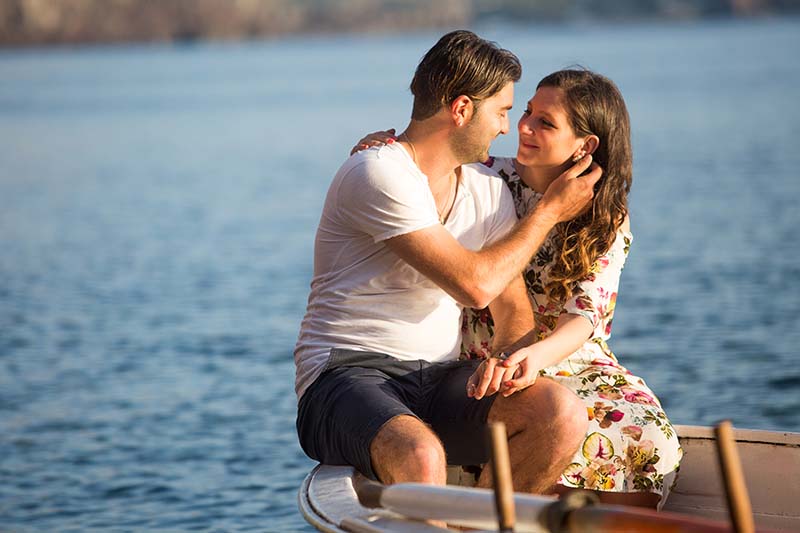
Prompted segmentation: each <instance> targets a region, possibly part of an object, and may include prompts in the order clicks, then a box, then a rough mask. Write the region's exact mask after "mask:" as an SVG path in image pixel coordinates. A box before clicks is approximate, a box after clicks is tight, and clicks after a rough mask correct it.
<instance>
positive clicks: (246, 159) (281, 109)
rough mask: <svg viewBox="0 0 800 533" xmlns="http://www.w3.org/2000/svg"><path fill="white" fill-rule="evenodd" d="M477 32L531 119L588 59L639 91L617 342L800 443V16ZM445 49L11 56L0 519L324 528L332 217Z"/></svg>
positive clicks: (4, 196)
mask: <svg viewBox="0 0 800 533" xmlns="http://www.w3.org/2000/svg"><path fill="white" fill-rule="evenodd" d="M483 33H484V34H485V35H488V36H489V37H491V38H494V39H496V40H498V41H500V42H501V43H502V44H503V45H505V46H507V47H509V48H511V49H513V50H514V51H516V52H517V53H518V54H519V55H520V57H521V58H522V61H523V64H524V65H525V67H526V73H525V76H524V79H523V81H522V82H521V83H520V84H519V86H518V91H517V98H516V107H517V108H518V109H519V108H520V107H523V106H524V102H525V100H526V99H527V98H528V97H529V96H530V94H531V93H532V89H533V87H534V86H535V84H536V81H537V80H538V79H539V78H540V77H541V76H542V75H544V74H546V73H548V72H550V71H552V70H554V69H557V68H560V67H563V66H567V65H570V64H573V63H580V64H583V65H585V66H588V67H592V68H594V69H597V70H599V71H601V72H604V73H606V74H608V75H609V76H611V77H612V78H614V79H615V80H617V82H618V83H619V85H620V87H621V89H622V91H623V93H624V94H625V96H626V98H627V101H628V103H629V106H630V111H631V115H632V119H633V134H634V149H635V156H636V161H635V170H636V172H635V180H634V189H633V194H632V199H631V201H632V212H633V229H634V233H635V242H634V247H633V250H632V252H631V255H630V259H629V263H628V265H627V267H626V269H625V272H624V275H623V280H622V286H621V295H620V299H619V303H618V307H617V318H616V321H615V332H614V339H612V340H613V348H614V349H615V351H616V352H617V353H618V355H619V356H620V358H621V359H622V360H623V361H624V362H625V363H626V364H627V365H628V366H629V367H630V368H631V369H633V370H634V371H636V372H638V373H640V374H642V375H643V376H644V377H645V378H646V379H647V380H648V382H649V384H650V385H651V386H652V387H653V389H654V390H656V391H657V392H658V393H659V395H660V396H661V398H662V400H663V402H664V404H665V405H666V408H667V411H668V412H669V413H670V415H671V417H672V419H673V420H674V421H675V422H677V423H683V424H710V423H713V422H715V421H717V420H719V419H722V418H731V419H732V420H733V421H734V423H735V424H736V425H738V426H742V427H754V428H768V429H786V430H794V431H800V368H799V367H798V366H797V364H796V360H797V357H796V356H797V343H798V333H800V292H799V291H798V287H797V282H798V279H799V278H800V237H799V236H798V235H800V233H798V223H800V209H798V205H797V204H798V202H800V180H798V177H797V169H798V168H800V151H798V150H797V147H796V141H797V139H798V138H800V106H798V105H797V95H798V94H800V59H799V57H800V56H798V55H797V53H796V51H797V50H800V21H798V20H797V19H794V20H756V21H750V22H712V23H702V24H695V23H686V24H679V25H649V26H603V27H590V26H582V25H577V26H568V27H559V28H539V27H505V26H493V27H489V28H484V30H483ZM436 37H437V35H436V34H433V33H420V34H411V35H404V36H399V37H358V38H356V37H347V38H344V37H341V38H332V37H325V38H296V39H290V40H286V41H276V42H266V43H247V44H200V45H193V46H186V47H180V46H178V47H172V46H164V45H157V46H122V47H104V48H79V49H60V50H26V51H22V50H19V51H4V52H0V250H2V252H0V530H13V531H55V530H58V531H77V530H81V531H92V530H103V531H105V530H129V531H137V530H171V531H175V530H201V531H247V530H255V531H280V532H283V531H295V530H305V531H307V530H308V527H307V526H306V525H305V523H304V522H303V520H302V518H301V517H300V515H299V513H298V512H297V508H296V503H295V497H296V496H295V495H296V490H297V487H298V485H299V483H300V481H301V479H302V478H303V476H304V475H305V473H306V472H307V471H308V469H309V468H310V467H311V466H312V464H313V463H312V462H311V461H310V460H308V459H307V458H305V457H304V455H303V454H302V452H301V450H300V449H299V447H298V445H297V443H296V437H295V434H294V426H293V423H294V416H295V400H294V394H293V387H292V385H293V377H294V368H293V362H292V356H291V352H292V348H293V344H294V340H295V338H296V335H297V329H298V326H299V322H300V319H301V317H302V314H303V312H304V309H305V300H306V296H307V290H308V281H309V279H310V268H311V251H312V240H313V232H314V229H315V226H316V222H317V218H318V216H319V210H320V205H321V202H322V199H323V195H324V193H325V191H326V188H327V183H328V181H329V180H330V178H331V176H332V174H333V173H334V171H335V170H336V168H337V167H338V165H339V164H340V162H341V161H342V160H343V158H344V157H345V155H346V153H347V152H348V150H349V148H350V146H351V145H352V144H353V143H354V141H355V140H357V139H358V138H359V137H360V136H361V134H362V133H364V132H368V131H371V130H374V129H379V128H385V127H389V126H397V127H402V126H403V125H404V124H405V119H406V117H407V116H408V115H409V110H410V98H409V95H408V91H407V89H406V87H407V84H408V81H409V80H410V77H411V73H412V71H413V69H414V67H415V65H416V62H417V61H418V59H419V57H421V55H422V54H423V53H424V51H425V50H426V49H427V48H428V47H429V46H430V45H431V44H432V43H433V42H434V41H435V39H436ZM514 137H515V136H514V135H509V136H507V137H506V138H503V139H501V140H498V142H497V143H496V148H495V150H494V151H495V152H496V153H498V154H511V153H513V152H514V145H515V138H514Z"/></svg>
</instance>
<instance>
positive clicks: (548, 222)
mask: <svg viewBox="0 0 800 533" xmlns="http://www.w3.org/2000/svg"><path fill="white" fill-rule="evenodd" d="M530 217H531V219H532V223H533V224H534V225H535V226H537V227H539V228H543V229H546V230H547V231H548V232H549V231H550V230H551V229H553V227H555V225H556V224H558V222H559V213H558V212H556V210H555V209H554V208H552V207H550V205H549V204H547V203H544V202H539V204H537V205H536V207H535V208H534V209H533V212H532V213H531V214H530Z"/></svg>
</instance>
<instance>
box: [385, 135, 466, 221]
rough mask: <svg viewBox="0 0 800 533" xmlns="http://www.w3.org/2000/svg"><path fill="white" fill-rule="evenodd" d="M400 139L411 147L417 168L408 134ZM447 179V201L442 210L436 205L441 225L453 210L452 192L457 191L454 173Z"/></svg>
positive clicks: (413, 149)
mask: <svg viewBox="0 0 800 533" xmlns="http://www.w3.org/2000/svg"><path fill="white" fill-rule="evenodd" d="M400 137H405V139H406V142H407V143H408V145H409V146H410V147H411V159H412V160H413V161H414V164H415V165H417V167H419V165H418V164H417V149H416V148H415V147H414V143H413V142H411V139H410V138H409V136H408V133H406V132H403V134H402V135H400ZM398 138H399V137H398ZM448 177H449V178H450V181H449V183H448V185H449V187H448V190H447V200H445V202H444V207H443V208H442V209H439V204H436V214H437V215H439V222H440V223H441V224H444V223H445V221H446V220H447V217H449V216H450V212H451V211H452V210H453V205H454V204H455V196H454V194H453V192H454V191H456V190H457V189H458V179H457V178H456V179H453V178H454V177H455V171H453V172H450V174H449V175H448ZM454 184H455V185H454Z"/></svg>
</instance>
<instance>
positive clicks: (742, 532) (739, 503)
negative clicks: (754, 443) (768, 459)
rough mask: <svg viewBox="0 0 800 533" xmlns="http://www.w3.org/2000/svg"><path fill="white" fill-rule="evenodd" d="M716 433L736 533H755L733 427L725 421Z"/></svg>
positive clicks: (726, 493) (729, 509)
mask: <svg viewBox="0 0 800 533" xmlns="http://www.w3.org/2000/svg"><path fill="white" fill-rule="evenodd" d="M714 433H715V434H716V437H717V451H718V454H719V464H720V469H721V471H722V480H723V482H724V485H725V496H726V497H727V499H728V511H729V512H730V516H731V521H732V522H733V529H734V531H735V532H736V533H753V531H755V522H754V521H753V510H752V507H751V506H750V496H749V495H748V494H747V484H746V483H745V480H744V473H743V472H742V463H741V461H740V460H739V452H738V451H737V450H736V439H735V438H734V436H733V426H732V425H731V423H730V421H729V420H725V421H723V422H720V423H719V424H718V425H717V426H716V427H715V428H714Z"/></svg>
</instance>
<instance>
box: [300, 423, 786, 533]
mask: <svg viewBox="0 0 800 533" xmlns="http://www.w3.org/2000/svg"><path fill="white" fill-rule="evenodd" d="M676 430H677V432H678V436H679V438H680V442H681V446H682V447H683V450H684V458H683V461H682V463H681V470H680V475H679V476H678V482H677V484H676V486H675V487H674V488H673V490H672V492H671V493H670V495H669V498H668V499H667V502H666V504H665V506H664V509H663V510H662V513H659V515H660V516H661V517H667V518H668V517H670V516H672V517H678V516H683V517H687V518H688V519H689V520H695V521H697V523H698V524H700V525H699V526H697V527H698V529H696V530H697V531H703V530H704V529H703V523H706V524H707V530H709V531H710V530H712V528H713V527H715V526H718V525H719V524H721V523H724V522H727V521H728V509H727V504H726V499H725V492H724V487H723V483H722V481H721V475H720V470H719V463H718V460H717V455H716V454H717V452H716V447H715V438H714V430H713V429H712V428H709V427H699V426H676ZM734 436H735V438H736V448H737V450H738V453H739V456H740V459H741V463H742V469H743V471H744V476H745V480H746V483H747V488H748V492H749V495H750V500H751V504H752V509H753V517H754V520H755V524H756V528H757V529H759V530H773V531H800V433H788V432H775V431H760V430H746V429H737V430H735V431H734ZM455 472H457V470H453V473H455ZM355 480H356V475H355V473H354V471H353V469H352V468H351V467H337V466H322V465H320V466H317V467H316V468H314V469H313V470H312V471H311V473H310V474H309V475H308V476H307V477H306V479H305V480H304V482H303V484H302V486H301V488H300V491H299V494H298V500H299V507H300V511H301V513H302V514H303V516H304V517H305V519H306V520H307V521H308V522H309V523H310V524H311V525H312V526H314V527H315V528H316V529H318V530H319V531H324V532H335V533H340V532H345V531H347V532H368V533H381V532H395V533H400V532H402V533H423V532H428V533H434V532H441V531H443V530H442V529H441V528H436V527H434V526H431V525H429V524H427V523H426V522H424V521H422V519H435V520H443V521H445V522H447V523H448V524H457V525H459V526H462V527H471V528H478V529H490V530H496V528H497V519H496V515H495V511H494V499H493V498H494V496H493V493H492V492H491V491H487V490H482V489H474V488H468V487H462V486H458V485H452V486H451V485H448V487H432V486H429V485H419V484H411V483H407V484H402V485H392V486H390V487H386V489H385V493H384V495H383V496H382V499H381V508H369V507H365V506H364V505H362V504H361V503H360V502H359V499H358V495H357V494H356V491H355V488H354V481H355ZM449 481H450V482H453V483H459V480H458V475H457V474H455V476H452V477H451V479H450V480H449ZM362 496H363V494H362ZM514 499H515V504H516V509H517V522H516V528H515V531H518V532H525V531H528V532H533V533H542V532H544V533H546V532H548V531H550V530H549V529H548V527H547V525H546V524H545V522H544V518H543V517H544V515H545V514H546V512H547V511H546V510H547V509H548V508H549V507H550V506H551V505H552V504H553V503H554V502H555V501H556V500H555V498H551V497H543V496H532V495H524V494H516V495H515V497H514ZM602 507H604V508H606V509H614V508H615V507H614V506H602ZM616 508H617V509H623V510H627V508H620V507H616ZM631 511H632V512H633V513H634V514H635V513H636V512H637V511H636V510H633V509H631ZM625 512H627V511H625ZM543 513H544V514H543ZM645 513H647V512H645ZM649 514H650V515H652V514H654V513H652V512H651V513H649ZM703 521H706V522H703ZM711 521H715V522H713V523H712V522H711Z"/></svg>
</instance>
